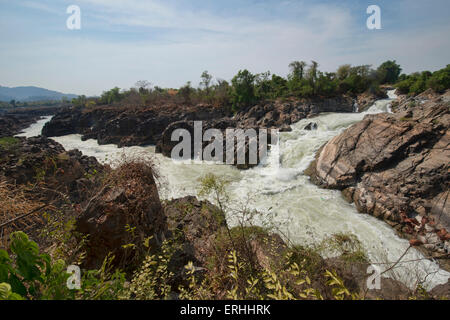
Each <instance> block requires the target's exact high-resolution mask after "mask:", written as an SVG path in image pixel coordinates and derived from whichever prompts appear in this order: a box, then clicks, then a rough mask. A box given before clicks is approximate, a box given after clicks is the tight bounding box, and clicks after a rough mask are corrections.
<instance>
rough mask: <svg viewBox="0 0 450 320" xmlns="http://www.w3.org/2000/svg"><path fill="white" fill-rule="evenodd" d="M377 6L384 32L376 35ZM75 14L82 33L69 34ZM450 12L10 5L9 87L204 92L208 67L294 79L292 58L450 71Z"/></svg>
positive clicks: (88, 1)
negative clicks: (371, 26)
mask: <svg viewBox="0 0 450 320" xmlns="http://www.w3.org/2000/svg"><path fill="white" fill-rule="evenodd" d="M371 4H376V5H378V6H380V7H381V12H382V30H368V29H367V28H366V19H367V17H368V15H367V14H366V8H367V7H368V5H371ZM69 5H78V6H79V7H80V8H81V13H82V17H81V21H82V28H81V30H68V29H67V27H66V20H67V18H68V17H69V15H68V14H66V9H67V7H68V6H69ZM449 15H450V2H449V1H448V0H428V1H424V0H422V1H419V0H390V1H387V0H372V1H364V0H362V1H357V0H340V1H330V0H328V1H325V0H322V1H321V0H315V1H313V0H279V1H275V0H266V1H263V0H226V1H225V0H221V1H216V0H196V1H187V0H67V1H66V0H42V1H30V0H14V1H11V0H0V85H3V86H19V85H35V86H41V87H45V88H48V89H52V90H58V91H62V92H65V93H76V94H87V95H98V94H100V93H101V92H102V91H103V90H106V89H109V88H112V87H114V86H118V87H121V88H129V87H131V86H133V85H134V83H135V82H136V81H137V80H148V81H150V82H151V83H153V84H155V85H159V86H162V87H179V86H181V85H183V84H184V83H186V82H187V81H192V82H193V84H194V85H197V84H198V82H199V77H200V74H201V73H202V72H203V71H204V70H208V71H209V72H210V73H211V74H212V75H213V76H215V77H217V78H220V79H226V80H229V79H231V78H232V77H233V75H235V74H236V73H237V71H238V70H239V69H243V68H247V69H249V70H250V71H252V72H254V73H259V72H264V71H267V70H270V71H271V72H273V73H276V74H279V75H282V76H286V74H287V73H288V71H289V70H288V64H289V63H290V62H291V61H293V60H305V61H310V60H315V61H318V62H319V64H320V68H321V70H325V71H333V70H335V69H336V68H337V67H338V66H339V65H342V64H345V63H351V64H353V65H358V64H371V65H373V66H377V65H379V64H380V63H381V62H383V61H385V60H387V59H396V60H397V62H399V63H400V64H401V65H402V67H403V68H404V71H405V72H407V73H410V72H413V71H419V70H437V69H440V68H442V67H444V66H445V65H447V64H449V63H450V37H449V34H450V19H449V18H448V17H449Z"/></svg>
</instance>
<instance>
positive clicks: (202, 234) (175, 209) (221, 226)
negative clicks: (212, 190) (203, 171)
mask: <svg viewBox="0 0 450 320" xmlns="http://www.w3.org/2000/svg"><path fill="white" fill-rule="evenodd" d="M164 211H165V215H166V216H167V226H168V231H169V234H168V237H170V238H173V239H177V242H180V243H182V247H181V248H180V249H179V250H178V251H177V252H176V253H175V254H174V257H173V260H172V266H178V267H176V268H174V269H177V270H178V271H179V272H181V271H183V267H184V266H185V265H187V264H188V262H193V263H194V264H195V265H196V266H205V265H206V264H207V259H208V257H209V256H210V255H211V253H212V252H213V250H214V244H215V241H216V240H217V237H218V235H219V234H221V233H223V232H224V231H225V228H226V220H225V216H224V214H223V212H221V211H220V210H219V208H217V207H216V206H214V205H212V204H211V203H209V202H207V201H199V200H198V199H197V198H196V197H185V198H181V199H176V200H171V201H168V202H167V203H165V204H164Z"/></svg>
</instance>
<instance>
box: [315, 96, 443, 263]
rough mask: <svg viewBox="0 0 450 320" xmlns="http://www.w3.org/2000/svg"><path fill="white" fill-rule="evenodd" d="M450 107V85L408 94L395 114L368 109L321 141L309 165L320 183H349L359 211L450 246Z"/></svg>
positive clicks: (438, 249) (435, 246)
mask: <svg viewBox="0 0 450 320" xmlns="http://www.w3.org/2000/svg"><path fill="white" fill-rule="evenodd" d="M449 108H450V91H448V92H447V93H445V94H444V95H442V96H438V95H436V94H433V93H432V92H430V91H427V92H425V93H423V94H421V95H419V96H417V97H414V98H409V99H405V100H404V101H403V102H402V103H401V104H400V105H398V106H397V107H396V113H394V114H378V115H368V116H366V117H365V118H364V120H363V121H361V122H359V123H357V124H355V125H353V126H352V127H350V128H349V129H347V130H346V131H345V132H344V133H343V134H341V135H339V136H337V137H335V138H334V139H332V140H331V141H329V142H328V143H327V144H326V145H325V146H324V147H322V149H321V150H320V151H319V152H318V153H317V156H316V160H315V161H314V162H313V164H312V165H311V167H310V168H309V170H308V173H309V174H310V175H311V178H312V181H313V182H315V183H316V184H318V185H319V186H322V187H325V188H332V189H339V190H343V194H344V196H345V197H346V198H347V199H348V200H349V201H351V202H354V203H355V204H356V207H357V208H358V210H359V211H360V212H365V213H369V214H371V215H374V216H376V217H379V218H381V219H384V220H386V221H388V222H389V223H390V224H391V225H392V226H394V227H396V228H397V229H398V230H400V231H402V234H409V235H410V236H411V237H416V236H417V235H422V236H424V237H425V238H423V239H422V241H419V242H415V241H413V240H414V239H412V244H414V245H417V244H421V243H422V244H425V245H428V246H427V249H430V250H431V251H432V252H433V254H434V255H443V254H448V253H449V250H450V247H449V242H448V238H449V236H448V235H447V232H446V231H445V230H444V231H441V230H442V229H447V230H450V224H449V217H450V201H448V198H449V181H450V179H449V169H450V167H449V163H450V133H449V127H450V110H449ZM423 217H427V219H426V220H422V218H423ZM411 218H414V219H416V218H417V220H418V221H417V223H416V224H415V226H417V228H416V230H414V228H412V226H411V225H408V223H410V222H411V221H409V220H407V219H411ZM437 232H440V234H441V235H440V236H438V235H437ZM426 238H427V239H428V240H426Z"/></svg>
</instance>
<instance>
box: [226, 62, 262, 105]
mask: <svg viewBox="0 0 450 320" xmlns="http://www.w3.org/2000/svg"><path fill="white" fill-rule="evenodd" d="M255 98H256V97H255V75H253V74H252V73H250V72H249V71H248V70H240V71H239V72H238V74H237V75H236V76H235V77H234V78H233V80H231V102H232V104H233V111H238V110H240V109H241V108H244V107H247V106H249V105H250V104H252V103H254V102H255V100H256V99H255Z"/></svg>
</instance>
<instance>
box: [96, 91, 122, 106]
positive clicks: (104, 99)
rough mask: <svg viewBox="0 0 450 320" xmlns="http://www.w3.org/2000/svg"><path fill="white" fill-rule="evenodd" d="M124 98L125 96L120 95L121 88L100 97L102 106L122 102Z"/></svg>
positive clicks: (104, 93)
mask: <svg viewBox="0 0 450 320" xmlns="http://www.w3.org/2000/svg"><path fill="white" fill-rule="evenodd" d="M122 98H123V95H122V94H121V93H120V88H118V87H115V88H113V89H111V90H109V91H105V92H103V94H102V96H101V97H100V103H101V104H113V103H116V102H120V101H121V99H122Z"/></svg>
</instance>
